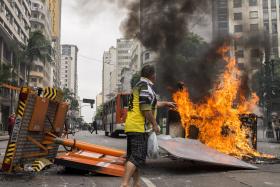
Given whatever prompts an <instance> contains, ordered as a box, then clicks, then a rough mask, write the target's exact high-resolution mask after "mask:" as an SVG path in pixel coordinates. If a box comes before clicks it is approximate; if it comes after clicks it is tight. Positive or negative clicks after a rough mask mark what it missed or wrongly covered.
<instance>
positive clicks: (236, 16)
mask: <svg viewBox="0 0 280 187" xmlns="http://www.w3.org/2000/svg"><path fill="white" fill-rule="evenodd" d="M234 20H242V13H234Z"/></svg>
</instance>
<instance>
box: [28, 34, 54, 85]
mask: <svg viewBox="0 0 280 187" xmlns="http://www.w3.org/2000/svg"><path fill="white" fill-rule="evenodd" d="M51 55H52V47H51V42H50V41H49V40H47V39H46V37H45V36H44V34H43V33H42V32H41V31H34V32H31V33H30V37H29V40H28V44H27V47H26V49H25V51H24V57H25V62H26V66H27V80H28V81H29V74H30V71H31V68H32V67H33V63H34V60H36V59H40V60H41V61H42V62H44V63H46V62H51V61H52V58H51Z"/></svg>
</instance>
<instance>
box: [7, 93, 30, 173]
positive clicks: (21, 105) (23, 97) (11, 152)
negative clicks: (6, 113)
mask: <svg viewBox="0 0 280 187" xmlns="http://www.w3.org/2000/svg"><path fill="white" fill-rule="evenodd" d="M29 92H30V89H29V88H28V87H23V88H22V89H21V91H20V94H19V101H18V108H17V113H16V121H15V125H14V128H13V132H12V134H11V137H10V139H9V143H8V145H7V149H6V153H5V157H4V160H3V164H2V170H3V171H4V172H11V171H12V167H13V159H14V156H15V153H16V147H17V146H16V142H17V139H18V135H19V131H20V129H21V125H22V118H23V115H24V110H25V107H26V102H27V97H28V94H29Z"/></svg>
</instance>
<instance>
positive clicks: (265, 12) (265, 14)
mask: <svg viewBox="0 0 280 187" xmlns="http://www.w3.org/2000/svg"><path fill="white" fill-rule="evenodd" d="M268 19H269V15H268V10H263V20H268Z"/></svg>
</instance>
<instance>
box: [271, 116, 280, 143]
mask: <svg viewBox="0 0 280 187" xmlns="http://www.w3.org/2000/svg"><path fill="white" fill-rule="evenodd" d="M272 126H273V128H274V130H275V134H276V141H277V142H280V118H279V116H278V115H277V113H275V112H274V113H272Z"/></svg>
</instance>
